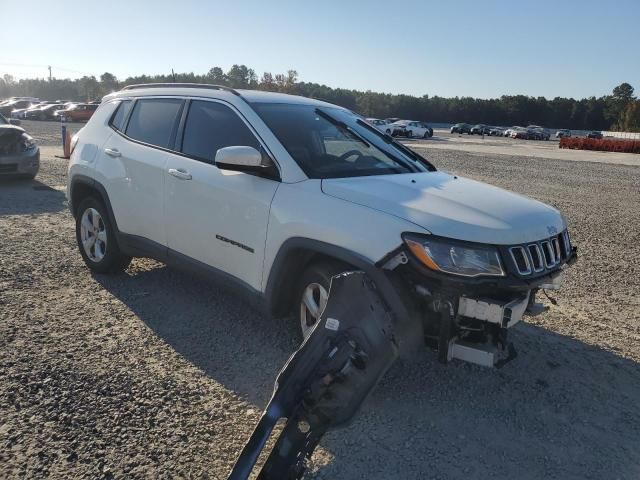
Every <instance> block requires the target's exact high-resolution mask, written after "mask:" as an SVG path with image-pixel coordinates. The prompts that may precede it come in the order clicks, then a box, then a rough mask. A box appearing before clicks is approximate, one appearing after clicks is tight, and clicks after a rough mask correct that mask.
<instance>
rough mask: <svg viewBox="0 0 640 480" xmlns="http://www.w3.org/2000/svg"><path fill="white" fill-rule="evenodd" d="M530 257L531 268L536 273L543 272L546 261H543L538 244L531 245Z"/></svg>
mask: <svg viewBox="0 0 640 480" xmlns="http://www.w3.org/2000/svg"><path fill="white" fill-rule="evenodd" d="M528 250H529V257H530V258H531V268H533V271H534V272H541V271H542V270H544V261H543V260H542V252H541V251H540V247H539V246H538V245H537V244H535V243H534V244H532V245H529V247H528Z"/></svg>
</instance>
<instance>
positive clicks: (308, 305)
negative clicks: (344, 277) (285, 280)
mask: <svg viewBox="0 0 640 480" xmlns="http://www.w3.org/2000/svg"><path fill="white" fill-rule="evenodd" d="M347 271H349V267H348V266H347V265H345V264H343V263H340V262H334V261H328V262H323V263H314V264H312V265H310V266H309V267H307V269H306V270H305V271H304V272H303V274H302V277H301V278H300V282H299V283H298V289H297V291H296V296H295V299H296V301H295V303H294V308H295V309H296V310H295V312H296V320H297V326H298V328H297V331H298V334H299V336H300V339H301V340H304V339H305V338H306V337H307V335H309V334H310V333H311V330H312V327H313V326H314V325H315V324H316V323H317V321H318V320H319V319H320V316H321V315H322V312H323V310H324V307H325V305H326V303H327V298H328V295H329V287H330V284H331V277H333V276H335V275H338V274H339V273H343V272H347Z"/></svg>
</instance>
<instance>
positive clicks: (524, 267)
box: [509, 247, 531, 275]
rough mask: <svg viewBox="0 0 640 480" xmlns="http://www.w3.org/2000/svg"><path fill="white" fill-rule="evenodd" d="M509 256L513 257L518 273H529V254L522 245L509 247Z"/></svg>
mask: <svg viewBox="0 0 640 480" xmlns="http://www.w3.org/2000/svg"><path fill="white" fill-rule="evenodd" d="M509 252H510V253H511V258H513V261H514V263H515V264H516V268H517V269H518V273H520V275H529V274H530V273H531V262H530V261H529V255H528V253H527V251H526V250H525V248H524V247H511V248H510V249H509Z"/></svg>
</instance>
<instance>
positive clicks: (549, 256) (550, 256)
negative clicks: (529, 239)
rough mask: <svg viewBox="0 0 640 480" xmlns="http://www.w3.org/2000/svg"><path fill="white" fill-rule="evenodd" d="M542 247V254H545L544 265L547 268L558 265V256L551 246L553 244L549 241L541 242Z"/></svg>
mask: <svg viewBox="0 0 640 480" xmlns="http://www.w3.org/2000/svg"><path fill="white" fill-rule="evenodd" d="M540 245H541V246H542V253H543V254H544V263H545V265H546V266H547V268H551V267H553V266H554V265H555V264H556V254H555V252H554V250H553V247H552V246H551V243H550V242H549V241H548V240H545V241H544V242H540Z"/></svg>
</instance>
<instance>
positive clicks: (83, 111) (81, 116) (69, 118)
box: [56, 103, 100, 122]
mask: <svg viewBox="0 0 640 480" xmlns="http://www.w3.org/2000/svg"><path fill="white" fill-rule="evenodd" d="M99 106H100V105H98V104H95V103H78V104H75V105H71V106H69V107H67V108H66V109H64V110H62V111H58V112H56V113H57V114H58V115H57V116H56V118H57V119H60V120H62V121H63V122H86V121H87V120H89V119H90V118H91V116H92V115H93V113H94V112H95V111H96V110H97V109H98V107H99Z"/></svg>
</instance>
